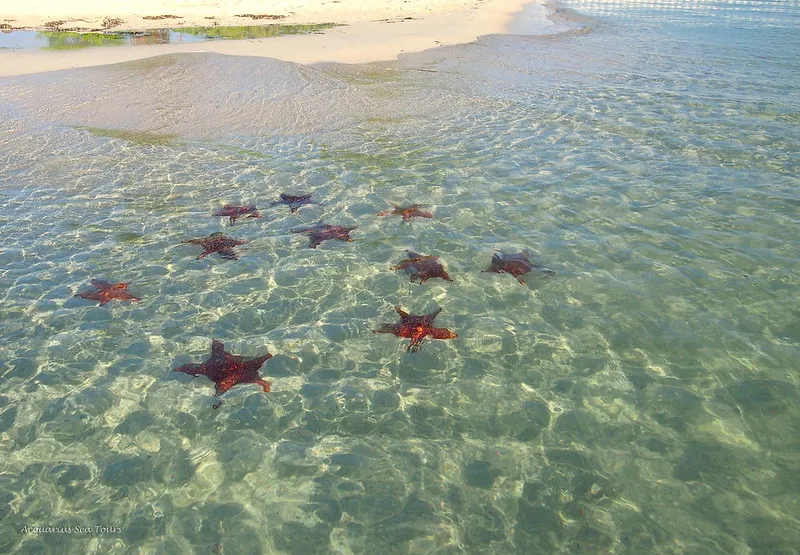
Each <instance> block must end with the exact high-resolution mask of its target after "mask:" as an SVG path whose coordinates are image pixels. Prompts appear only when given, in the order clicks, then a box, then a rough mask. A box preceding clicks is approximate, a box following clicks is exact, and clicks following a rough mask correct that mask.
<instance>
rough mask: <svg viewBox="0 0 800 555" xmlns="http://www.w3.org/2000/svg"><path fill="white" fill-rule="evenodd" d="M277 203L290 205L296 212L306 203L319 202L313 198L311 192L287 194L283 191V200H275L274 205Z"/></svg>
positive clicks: (293, 211)
mask: <svg viewBox="0 0 800 555" xmlns="http://www.w3.org/2000/svg"><path fill="white" fill-rule="evenodd" d="M276 204H287V205H289V209H290V210H291V211H292V213H293V214H294V213H295V212H297V209H298V208H300V207H301V206H303V205H304V204H317V203H316V202H314V201H313V200H311V193H309V194H307V195H287V194H286V193H281V200H278V201H275V202H273V203H272V206H275V205H276Z"/></svg>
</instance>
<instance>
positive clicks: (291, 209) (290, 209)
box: [289, 205, 300, 214]
mask: <svg viewBox="0 0 800 555" xmlns="http://www.w3.org/2000/svg"><path fill="white" fill-rule="evenodd" d="M299 209H300V207H299V206H291V205H290V206H289V211H290V212H291V213H292V214H294V213H295V212H297V211H298V210H299Z"/></svg>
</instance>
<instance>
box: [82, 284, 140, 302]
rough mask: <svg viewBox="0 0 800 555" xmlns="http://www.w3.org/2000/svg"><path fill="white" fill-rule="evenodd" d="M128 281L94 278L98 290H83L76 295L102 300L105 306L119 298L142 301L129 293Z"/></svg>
mask: <svg viewBox="0 0 800 555" xmlns="http://www.w3.org/2000/svg"><path fill="white" fill-rule="evenodd" d="M129 283H130V282H127V283H109V282H107V281H106V280H104V279H93V280H92V286H93V287H95V288H96V289H97V291H83V292H81V293H78V294H77V295H75V296H76V297H82V298H84V299H91V300H93V301H100V306H103V305H104V304H106V303H107V302H108V301H110V300H111V299H119V300H120V301H133V302H136V301H141V300H142V299H140V298H139V297H134V296H133V295H131V294H130V293H128V284H129Z"/></svg>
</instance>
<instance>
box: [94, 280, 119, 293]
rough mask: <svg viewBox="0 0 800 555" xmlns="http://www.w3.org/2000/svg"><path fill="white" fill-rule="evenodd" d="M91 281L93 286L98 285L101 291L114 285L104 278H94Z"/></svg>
mask: <svg viewBox="0 0 800 555" xmlns="http://www.w3.org/2000/svg"><path fill="white" fill-rule="evenodd" d="M90 283H91V284H92V286H93V287H97V288H98V289H100V290H101V291H102V290H103V289H109V288H111V287H112V284H111V283H110V282H108V281H106V280H104V279H93V280H91V281H90ZM120 285H122V284H120Z"/></svg>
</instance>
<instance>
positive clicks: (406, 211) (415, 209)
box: [378, 202, 433, 222]
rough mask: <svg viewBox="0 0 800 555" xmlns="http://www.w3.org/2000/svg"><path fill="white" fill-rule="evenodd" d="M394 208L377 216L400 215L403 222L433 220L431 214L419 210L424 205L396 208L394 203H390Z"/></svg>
mask: <svg viewBox="0 0 800 555" xmlns="http://www.w3.org/2000/svg"><path fill="white" fill-rule="evenodd" d="M390 204H391V205H392V206H394V209H392V210H384V211H383V212H378V216H386V215H388V214H400V215H401V216H403V221H404V222H407V221H408V220H410V219H411V218H414V217H417V218H433V214H431V213H430V212H427V211H425V210H420V208H422V207H424V206H425V205H424V204H412V205H411V206H398V205H396V204H395V203H393V202H392V203H390Z"/></svg>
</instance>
